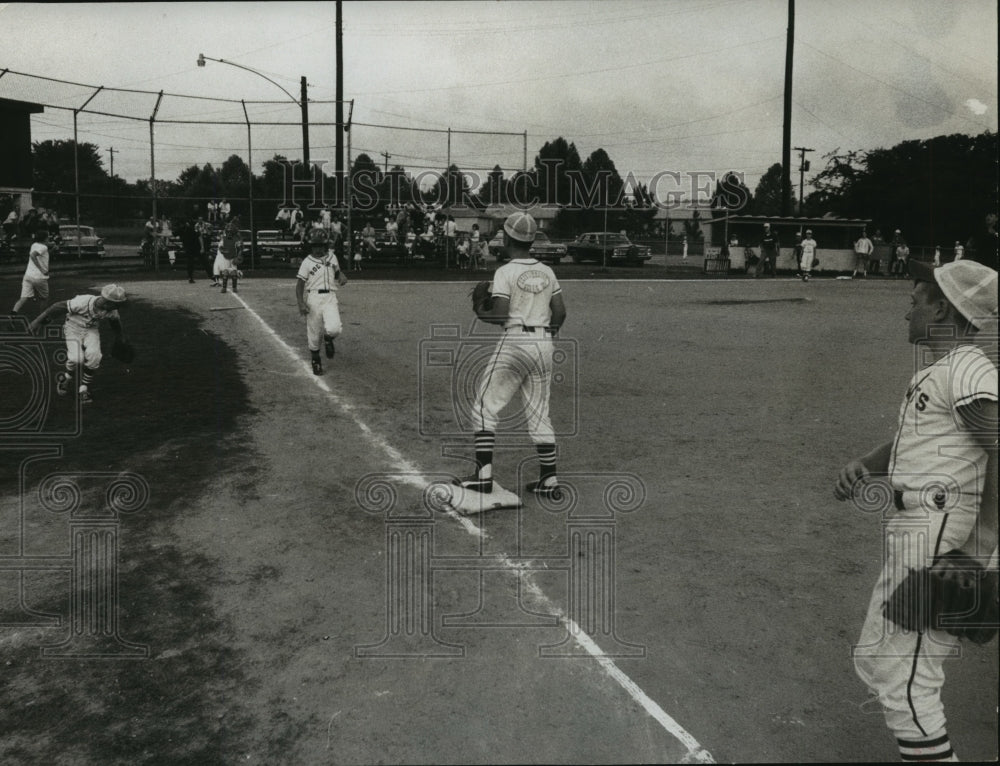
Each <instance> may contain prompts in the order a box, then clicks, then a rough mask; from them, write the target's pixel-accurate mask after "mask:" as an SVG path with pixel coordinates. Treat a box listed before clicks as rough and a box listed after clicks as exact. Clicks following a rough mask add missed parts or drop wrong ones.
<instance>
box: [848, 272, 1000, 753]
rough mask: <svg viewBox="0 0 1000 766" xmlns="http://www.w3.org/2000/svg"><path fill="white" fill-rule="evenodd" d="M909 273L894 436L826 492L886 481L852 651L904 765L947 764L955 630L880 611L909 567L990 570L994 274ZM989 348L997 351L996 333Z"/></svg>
mask: <svg viewBox="0 0 1000 766" xmlns="http://www.w3.org/2000/svg"><path fill="white" fill-rule="evenodd" d="M909 270H910V274H911V275H912V276H913V277H914V279H915V280H916V281H915V283H914V287H913V291H912V293H911V305H910V311H909V313H908V314H907V315H906V318H907V321H908V322H909V340H910V343H912V344H914V346H915V347H916V348H917V353H916V354H915V357H914V358H915V359H919V360H920V362H921V363H923V364H925V365H926V366H924V367H923V369H919V370H918V371H917V372H916V373H915V374H914V375H913V377H912V379H911V380H910V384H909V386H908V387H907V390H906V395H905V396H904V398H903V402H902V404H901V406H900V409H899V424H898V427H897V431H896V436H895V438H893V440H892V441H889V442H886V443H885V444H882V445H880V446H878V447H876V448H875V449H873V450H872V451H871V452H869V453H868V454H867V455H864V456H862V457H860V458H857V459H855V460H852V461H851V462H849V463H848V464H847V465H846V466H845V467H844V468H843V469H841V471H840V474H839V476H838V478H837V482H836V484H835V487H834V495H835V496H836V497H837V499H838V500H847V499H848V498H851V497H864V494H863V493H864V488H863V485H864V484H866V483H867V482H868V481H869V480H870V478H871V477H873V476H876V475H879V474H881V475H883V476H887V477H888V481H889V484H890V485H891V488H892V491H893V505H894V506H895V513H894V514H893V515H892V516H891V517H890V518H889V519H888V521H887V522H885V524H884V527H885V546H884V556H885V559H884V562H883V567H882V572H881V575H880V577H879V579H878V582H877V583H876V585H875V588H874V590H873V591H872V595H871V600H870V603H869V606H868V615H867V617H866V619H865V623H864V627H863V628H862V630H861V637H860V639H859V641H858V644H857V645H856V646H855V647H854V650H853V653H854V658H855V660H854V662H855V669H856V670H857V673H858V675H859V676H860V677H861V679H862V680H863V681H864V682H865V683H866V684H867V685H868V687H869V689H870V690H871V691H872V693H873V694H877V695H878V698H879V701H880V702H881V704H882V709H883V712H884V714H885V720H886V723H887V725H888V727H889V729H890V730H891V731H892V733H893V735H894V736H895V737H896V741H897V744H898V746H899V751H900V754H901V755H902V758H903V760H904V761H927V760H956V758H955V756H954V754H953V752H952V747H951V743H950V741H949V739H948V732H947V730H946V727H945V715H944V706H943V704H942V701H941V689H942V687H943V685H944V671H943V668H942V663H943V662H944V660H945V659H946V658H948V657H951V656H954V655H955V654H956V652H957V651H958V649H957V644H958V638H956V637H955V636H953V635H951V634H949V633H947V632H945V631H943V630H938V629H936V628H930V629H927V630H926V631H917V630H907V629H905V628H902V627H900V626H899V625H896V624H895V622H890V621H889V620H887V619H886V617H884V616H883V605H884V604H885V602H886V600H887V599H888V598H889V597H890V596H891V595H892V594H893V593H894V592H895V590H896V587H897V586H898V585H899V583H900V582H902V581H903V579H904V578H905V577H906V575H907V573H908V571H909V570H910V569H911V568H912V569H917V570H919V569H921V568H923V567H926V566H931V567H932V569H933V570H937V571H939V572H941V573H942V574H943V575H944V576H947V577H949V578H951V577H958V576H959V572H958V571H957V570H955V568H954V564H953V563H952V562H951V561H949V559H948V558H947V557H945V558H941V557H942V556H944V554H947V553H949V552H950V551H953V550H956V549H957V550H958V551H960V552H962V553H964V554H966V555H968V556H969V557H971V558H973V559H975V560H976V561H977V562H978V563H979V564H981V565H982V566H993V567H996V545H997V368H996V365H995V356H994V359H992V360H991V359H990V358H989V356H988V355H987V353H986V352H985V351H984V348H988V346H987V345H985V344H983V343H982V339H981V338H979V337H977V333H979V331H980V330H981V329H982V328H984V327H991V328H992V329H991V332H992V333H993V334H994V335H995V333H996V329H995V328H996V321H997V272H995V271H993V270H992V269H989V268H987V267H985V266H982V265H980V264H975V263H969V262H968V261H958V262H955V263H949V264H945V265H944V266H942V267H940V268H938V269H932V268H931V267H930V266H929V265H927V264H923V263H920V262H911V263H910V264H909ZM990 345H991V346H992V353H993V354H994V355H995V353H996V339H995V337H994V338H993V339H992V341H991V343H990Z"/></svg>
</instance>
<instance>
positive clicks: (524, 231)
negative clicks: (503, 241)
mask: <svg viewBox="0 0 1000 766" xmlns="http://www.w3.org/2000/svg"><path fill="white" fill-rule="evenodd" d="M503 230H504V231H505V232H507V236H508V237H510V238H511V239H516V240H517V241H518V242H534V241H535V232H537V231H538V224H537V223H535V219H534V218H532V217H531V216H530V215H528V214H527V213H524V212H519V213H512V214H511V215H509V216H507V220H506V221H504V222H503Z"/></svg>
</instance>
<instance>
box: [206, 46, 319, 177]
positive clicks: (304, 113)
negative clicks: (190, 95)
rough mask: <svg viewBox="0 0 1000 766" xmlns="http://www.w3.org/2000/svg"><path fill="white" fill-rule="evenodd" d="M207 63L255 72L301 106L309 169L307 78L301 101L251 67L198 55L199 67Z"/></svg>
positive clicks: (303, 147) (303, 148)
mask: <svg viewBox="0 0 1000 766" xmlns="http://www.w3.org/2000/svg"><path fill="white" fill-rule="evenodd" d="M206 61H215V62H217V63H219V64H229V66H234V67H236V68H237V69H245V70H246V71H247V72H253V73H254V74H255V75H257V76H258V77H263V78H264V79H265V80H267V81H268V82H269V83H271V84H272V85H274V86H276V87H278V88H281V91H282V92H283V93H284V94H285V95H286V96H288V97H289V98H290V99H291V100H292V103H293V104H297V105H298V106H299V109H301V110H302V161H303V164H304V165H305V166H306V167H307V168H308V167H309V99H308V97H307V96H306V78H305V75H303V76H302V79H301V83H302V98H301V99H297V98H295V96H293V95H292V94H291V93H289V92H288V91H287V90H286V89H285V88H284V86H282V85H280V84H278V83H276V82H275V81H274V80H272V79H271V78H270V77H268V76H267V75H266V74H264V73H263V72H258V71H257V70H256V69H251V68H250V67H248V66H244V65H243V64H237V63H236V62H234V61H226V60H225V59H216V58H212V57H211V56H206V55H205V54H204V53H199V54H198V66H200V67H203V66H205V62H206Z"/></svg>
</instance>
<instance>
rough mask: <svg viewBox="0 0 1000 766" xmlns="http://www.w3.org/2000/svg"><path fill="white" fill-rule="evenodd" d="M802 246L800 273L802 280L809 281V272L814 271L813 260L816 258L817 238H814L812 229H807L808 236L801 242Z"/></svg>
mask: <svg viewBox="0 0 1000 766" xmlns="http://www.w3.org/2000/svg"><path fill="white" fill-rule="evenodd" d="M799 246H800V247H801V248H802V260H801V261H800V262H799V273H800V274H802V281H803V282H808V281H809V274H810V273H811V272H812V267H813V260H815V258H816V246H817V245H816V240H815V239H813V233H812V229H806V236H805V238H804V239H803V240H802V242H800V243H799Z"/></svg>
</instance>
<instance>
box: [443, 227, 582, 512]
mask: <svg viewBox="0 0 1000 766" xmlns="http://www.w3.org/2000/svg"><path fill="white" fill-rule="evenodd" d="M503 230H504V246H505V247H506V249H507V253H508V254H509V256H510V260H509V261H508V262H507V263H505V264H504V265H503V266H501V267H500V268H498V269H497V270H496V273H495V274H494V275H493V288H492V292H493V304H492V307H491V308H490V309H489V310H488V311H487V310H483V311H480V312H479V314H478V316H479V318H480V319H482V320H483V321H484V322H489V323H491V324H499V325H503V327H504V334H503V335H502V336H501V338H500V340H499V341H498V342H497V345H496V348H495V349H494V351H493V355H492V357H491V358H490V361H489V362H488V365H487V368H486V370H485V371H484V373H483V378H482V383H481V384H480V390H479V392H478V393H477V396H476V401H475V404H474V406H473V419H474V421H475V426H474V427H475V429H476V430H475V435H474V439H475V452H476V472H475V473H474V474H473V475H472V476H470V477H469V478H467V479H463V480H461V481H459V482H457V483H458V484H459V485H460V486H462V487H463V488H465V489H471V490H475V491H477V492H492V491H493V448H494V444H495V442H496V427H497V421H498V418H499V416H500V411H501V410H503V408H504V407H505V406H506V405H507V403H508V402H510V401H511V399H513V398H514V396H515V395H516V394H518V393H520V395H521V399H522V405H523V407H524V412H525V416H526V419H527V423H528V434H529V435H530V437H531V440H532V442H534V444H535V449H536V450H537V452H538V459H539V461H540V472H539V480H538V481H533V482H530V483H529V484H528V486H527V490H528V491H529V492H534V493H536V494H546V495H552V494H555V493H556V492H557V491H558V480H557V478H556V439H555V433H554V431H553V429H552V421H551V420H550V418H549V395H550V389H551V384H552V350H553V343H552V338H553V337H554V336H555V334H556V333H557V332H558V331H559V328H560V327H561V326H562V325H563V323H564V322H565V321H566V306H565V303H564V302H563V296H562V288H561V287H560V286H559V281H558V280H557V279H556V275H555V273H554V272H553V271H552V269H551V268H549V267H548V266H547V265H545V264H544V263H540V262H539V261H537V260H536V259H535V258H533V257H532V256H531V254H530V252H529V250H530V248H531V243H532V242H533V241H534V239H535V233H536V232H537V230H538V226H537V224H536V223H535V220H534V218H532V217H531V216H530V215H528V214H527V213H514V214H513V215H511V216H510V217H508V218H507V220H506V221H505V222H504V225H503Z"/></svg>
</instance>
